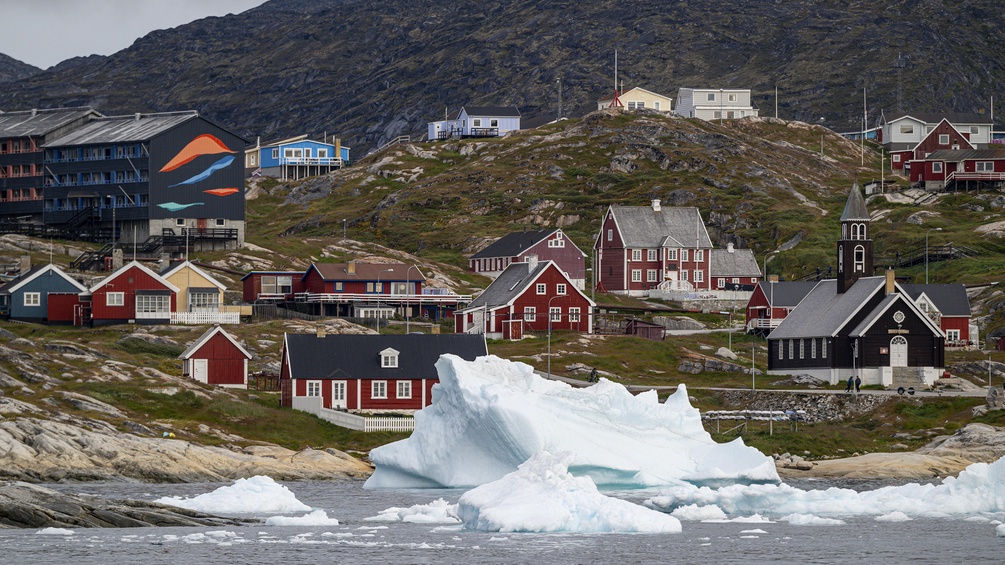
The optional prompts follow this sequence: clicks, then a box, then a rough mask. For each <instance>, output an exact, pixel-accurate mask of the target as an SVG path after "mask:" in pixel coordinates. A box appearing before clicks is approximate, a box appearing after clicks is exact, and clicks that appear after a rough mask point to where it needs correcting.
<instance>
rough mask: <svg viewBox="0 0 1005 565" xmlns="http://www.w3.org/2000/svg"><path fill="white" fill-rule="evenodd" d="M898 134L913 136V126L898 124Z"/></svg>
mask: <svg viewBox="0 0 1005 565" xmlns="http://www.w3.org/2000/svg"><path fill="white" fill-rule="evenodd" d="M900 133H903V134H913V133H914V124H900Z"/></svg>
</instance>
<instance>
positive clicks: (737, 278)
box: [732, 277, 757, 284]
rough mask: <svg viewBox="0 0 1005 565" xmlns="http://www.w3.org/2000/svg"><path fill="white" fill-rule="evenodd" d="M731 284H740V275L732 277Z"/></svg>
mask: <svg viewBox="0 0 1005 565" xmlns="http://www.w3.org/2000/svg"><path fill="white" fill-rule="evenodd" d="M750 282H757V279H750ZM732 283H733V284H740V277H733V280H732Z"/></svg>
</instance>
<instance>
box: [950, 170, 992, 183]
mask: <svg viewBox="0 0 1005 565" xmlns="http://www.w3.org/2000/svg"><path fill="white" fill-rule="evenodd" d="M957 180H1005V173H996V172H994V171H979V172H978V171H953V172H951V173H949V175H947V176H946V182H947V183H948V182H953V181H957Z"/></svg>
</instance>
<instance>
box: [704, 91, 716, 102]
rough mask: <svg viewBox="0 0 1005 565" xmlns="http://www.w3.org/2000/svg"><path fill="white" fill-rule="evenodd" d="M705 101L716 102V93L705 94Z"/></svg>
mask: <svg viewBox="0 0 1005 565" xmlns="http://www.w3.org/2000/svg"><path fill="white" fill-rule="evenodd" d="M705 101H706V102H715V93H714V92H707V93H706V94H705Z"/></svg>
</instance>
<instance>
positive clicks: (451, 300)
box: [293, 292, 471, 304]
mask: <svg viewBox="0 0 1005 565" xmlns="http://www.w3.org/2000/svg"><path fill="white" fill-rule="evenodd" d="M293 298H294V300H295V301H297V302H334V303H345V302H375V301H378V300H379V301H381V302H384V303H388V304H420V303H421V304H455V303H458V302H471V295H470V294H379V293H358V292H352V293H350V292H335V293H320V292H298V293H296V294H294V295H293Z"/></svg>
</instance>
